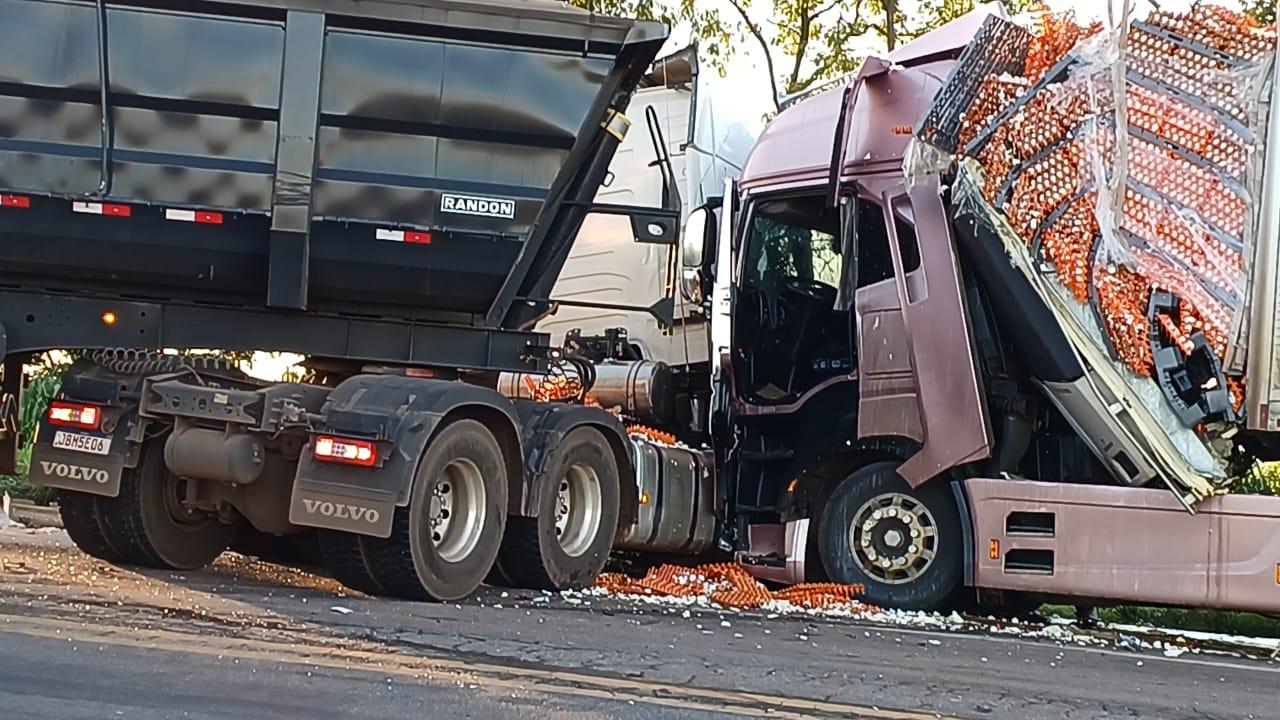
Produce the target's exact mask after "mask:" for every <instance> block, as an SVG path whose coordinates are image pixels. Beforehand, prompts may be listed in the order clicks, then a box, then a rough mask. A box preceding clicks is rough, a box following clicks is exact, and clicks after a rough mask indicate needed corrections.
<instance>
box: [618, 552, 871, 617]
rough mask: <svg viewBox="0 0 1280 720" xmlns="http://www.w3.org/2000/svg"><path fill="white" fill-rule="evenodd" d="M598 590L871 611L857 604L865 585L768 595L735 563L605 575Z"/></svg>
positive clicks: (731, 604)
mask: <svg viewBox="0 0 1280 720" xmlns="http://www.w3.org/2000/svg"><path fill="white" fill-rule="evenodd" d="M596 587H599V588H602V589H604V590H607V591H608V592H611V593H615V594H619V595H657V596H665V597H692V598H697V597H703V598H706V599H707V600H709V601H711V602H713V603H716V604H717V605H721V606H723V607H726V608H735V609H756V608H763V607H765V606H767V605H769V604H770V603H773V602H784V603H789V604H791V605H794V606H796V607H802V608H808V609H835V608H849V607H859V608H868V609H869V606H867V605H864V604H862V603H861V602H859V601H858V596H859V595H861V594H862V592H863V590H864V588H863V587H862V586H861V585H839V584H836V583H806V584H801V585H793V586H791V587H788V588H784V589H782V590H769V588H767V587H765V586H764V584H762V583H761V582H760V581H759V580H756V579H755V578H754V577H752V575H751V574H750V573H749V572H747V571H746V570H745V569H743V568H742V566H740V565H736V564H734V563H715V564H711V565H702V566H699V567H681V566H678V565H660V566H658V567H655V568H651V569H650V570H649V571H648V572H647V573H645V575H644V577H642V578H633V577H631V576H629V575H624V574H621V573H604V574H603V575H601V576H600V578H599V579H598V580H597V581H596Z"/></svg>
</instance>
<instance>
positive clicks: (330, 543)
mask: <svg viewBox="0 0 1280 720" xmlns="http://www.w3.org/2000/svg"><path fill="white" fill-rule="evenodd" d="M317 540H318V541H319V543H320V556H321V557H322V558H324V566H325V568H326V569H327V570H328V571H329V574H330V575H332V576H333V579H334V580H337V581H338V582H340V583H342V584H343V585H346V586H347V587H349V588H351V589H352V590H355V591H357V592H362V593H364V594H365V595H384V594H386V592H387V591H386V588H384V587H382V585H381V584H380V583H379V582H378V581H377V580H376V579H374V577H373V571H372V570H370V569H369V562H368V559H367V558H366V557H365V554H364V544H363V543H362V542H361V541H360V536H359V535H353V534H351V533H344V532H338V531H337V530H321V531H319V532H318V533H317Z"/></svg>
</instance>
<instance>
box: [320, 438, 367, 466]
mask: <svg viewBox="0 0 1280 720" xmlns="http://www.w3.org/2000/svg"><path fill="white" fill-rule="evenodd" d="M311 448H312V450H311V452H312V454H313V455H315V458H316V459H317V460H321V461H323V462H334V463H345V464H347V465H359V466H360V467H372V466H373V464H374V463H376V462H377V461H378V448H377V446H375V445H374V444H373V443H371V442H369V441H368V440H353V439H351V438H340V437H334V436H332V435H319V436H317V437H316V439H315V441H314V442H312V444H311Z"/></svg>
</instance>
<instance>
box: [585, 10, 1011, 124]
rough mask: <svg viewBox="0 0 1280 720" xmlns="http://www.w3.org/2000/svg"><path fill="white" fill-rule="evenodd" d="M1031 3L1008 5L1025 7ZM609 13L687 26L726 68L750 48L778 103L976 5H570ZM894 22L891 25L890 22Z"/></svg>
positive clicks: (712, 59)
mask: <svg viewBox="0 0 1280 720" xmlns="http://www.w3.org/2000/svg"><path fill="white" fill-rule="evenodd" d="M1033 1H1034V0H1006V4H1005V6H1006V8H1008V9H1010V10H1015V11H1016V10H1022V9H1025V8H1026V7H1027V6H1028V5H1030V4H1031V3H1032V2H1033ZM569 2H570V4H572V5H576V6H578V7H581V8H590V9H593V10H595V11H596V12H599V13H602V14H607V15H622V16H628V17H638V18H643V19H647V20H658V21H661V22H664V23H666V24H668V25H671V26H676V25H683V26H687V27H688V28H689V29H690V31H691V33H692V35H693V37H694V38H695V39H696V40H697V42H698V45H699V49H700V50H701V52H702V54H703V57H704V58H706V59H707V60H709V61H710V62H711V64H712V65H713V66H715V67H718V68H719V69H720V70H722V71H723V69H724V67H725V63H726V62H727V61H728V60H729V58H730V57H732V56H733V55H734V54H735V52H737V51H738V49H739V48H740V47H741V46H742V44H743V43H744V42H745V43H754V44H755V45H757V46H758V47H759V48H760V51H761V52H762V53H763V56H764V60H765V64H766V66H767V68H768V73H769V82H770V83H771V85H772V89H773V96H774V98H775V100H780V99H781V98H783V97H786V96H788V95H794V94H797V93H801V92H804V91H806V90H808V89H810V88H812V87H814V86H816V85H820V84H821V83H822V82H823V81H825V80H829V79H831V78H835V77H838V76H840V75H844V74H846V73H849V72H852V71H854V70H856V69H857V68H858V65H859V64H860V63H861V62H862V60H863V53H862V49H865V48H867V47H875V46H883V47H888V48H892V47H893V46H894V45H895V44H896V43H897V41H898V39H900V38H901V39H908V38H911V37H915V36H918V35H920V34H923V33H924V32H927V31H928V30H931V29H933V28H935V27H937V26H939V25H941V24H943V23H945V22H947V21H950V20H953V19H955V18H957V17H960V16H961V15H963V14H965V13H966V12H969V11H970V10H972V9H973V6H974V0H922V2H921V4H920V6H919V8H918V10H916V11H915V12H912V13H911V15H910V16H909V17H908V16H907V15H906V14H904V13H903V12H902V11H901V9H900V7H901V2H900V0H697V1H696V2H695V0H569ZM890 18H892V20H890Z"/></svg>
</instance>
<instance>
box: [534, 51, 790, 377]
mask: <svg viewBox="0 0 1280 720" xmlns="http://www.w3.org/2000/svg"><path fill="white" fill-rule="evenodd" d="M760 87H761V86H760V84H758V83H743V82H741V81H740V80H737V81H730V80H727V79H725V78H721V77H720V75H719V74H718V73H717V72H715V71H714V70H712V69H710V68H700V67H699V62H698V52H697V48H696V47H689V48H686V49H684V50H681V51H679V52H676V53H674V54H672V55H668V56H666V57H664V58H661V59H659V60H658V61H657V62H655V63H654V65H653V67H652V69H651V71H650V73H649V75H648V76H647V77H646V78H645V80H644V82H643V83H642V86H641V89H640V90H639V91H638V92H637V93H636V95H635V97H634V99H633V100H632V102H631V106H630V109H629V110H628V115H629V116H630V117H631V119H632V121H633V122H634V124H635V127H634V128H633V130H632V132H631V133H629V134H628V135H627V138H626V140H625V141H624V142H623V144H622V146H621V147H620V148H619V149H618V152H617V155H616V156H615V157H614V160H613V163H612V165H611V166H610V178H611V180H610V181H609V182H608V183H607V184H606V185H605V186H604V187H602V188H601V189H600V192H599V194H598V195H597V198H596V200H597V202H601V203H626V204H631V203H645V202H652V203H655V204H660V203H661V201H662V187H663V183H662V168H661V167H659V166H658V165H657V164H656V163H655V162H654V157H655V148H654V142H653V140H652V135H651V132H650V130H651V128H649V127H648V125H649V122H648V118H650V117H651V116H654V115H656V118H657V127H658V129H659V130H660V133H661V136H662V139H663V140H664V141H665V144H666V146H667V149H668V152H669V153H670V156H671V166H672V171H673V172H674V174H675V178H676V180H677V184H678V188H679V190H680V194H681V198H682V200H683V216H682V225H683V222H684V221H687V220H688V218H689V215H690V214H691V213H692V212H693V211H694V210H696V209H698V208H700V207H702V206H703V205H704V204H706V203H707V202H708V201H710V200H712V199H713V198H718V197H720V196H721V195H722V193H723V192H724V187H725V181H726V180H732V179H736V178H737V177H738V176H739V175H740V174H741V172H742V166H743V164H744V163H745V162H746V158H747V154H748V153H749V152H750V151H751V148H752V146H753V145H754V144H755V141H756V138H757V137H758V136H759V134H760V132H761V131H762V130H763V129H764V125H765V121H766V120H767V119H768V115H769V113H770V112H771V111H772V109H773V105H772V104H771V103H770V101H769V97H768V95H767V93H766V92H761V91H760ZM679 248H680V246H679V245H678V244H677V245H675V246H668V245H657V244H646V243H638V242H636V241H635V239H634V237H633V233H632V229H631V224H630V222H629V221H628V219H627V218H625V217H621V216H614V215H592V216H590V217H588V218H587V220H586V222H585V223H584V224H583V226H582V231H581V232H580V233H579V235H578V238H577V240H576V241H575V242H574V245H573V250H572V254H571V255H570V256H569V260H568V262H566V263H565V266H564V270H563V272H562V273H561V274H560V279H559V282H558V283H557V285H556V287H555V291H554V292H553V293H552V297H553V298H556V299H561V300H566V301H574V302H591V303H601V304H609V305H618V306H632V307H650V306H652V305H653V304H654V303H655V302H657V301H659V300H661V299H662V298H664V297H668V296H674V298H675V324H674V326H672V327H664V326H663V324H662V323H660V322H659V321H658V320H657V319H655V318H654V317H651V316H649V315H647V314H645V313H644V312H642V311H638V310H619V309H600V308H581V307H569V306H560V307H559V309H558V310H557V311H556V312H555V313H554V314H553V315H550V316H548V317H547V318H545V319H544V320H542V322H541V323H539V324H538V326H537V329H538V330H539V331H541V332H546V333H550V334H551V336H552V339H553V340H556V341H559V340H562V339H563V338H564V336H565V334H566V333H568V332H569V331H571V330H575V329H578V330H581V331H582V334H583V335H586V336H593V335H601V334H603V333H604V331H605V330H607V329H610V328H620V327H626V328H627V330H628V332H629V336H630V342H631V344H632V345H633V346H634V347H635V349H636V350H638V351H639V353H640V355H641V356H642V357H643V358H644V359H646V360H656V361H661V362H664V363H666V364H668V365H672V366H685V365H692V364H699V363H706V362H707V361H708V337H707V332H708V323H707V321H706V310H705V309H704V308H703V307H702V306H700V305H698V304H696V303H694V302H691V301H690V299H689V297H687V295H686V294H683V293H681V292H680V288H679V279H680V264H679V258H678V257H677V254H678V253H679V252H680V250H679Z"/></svg>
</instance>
